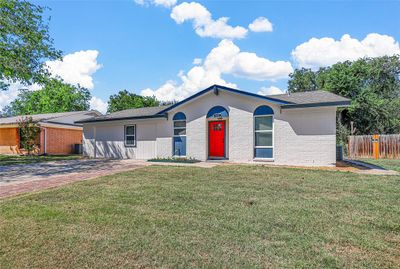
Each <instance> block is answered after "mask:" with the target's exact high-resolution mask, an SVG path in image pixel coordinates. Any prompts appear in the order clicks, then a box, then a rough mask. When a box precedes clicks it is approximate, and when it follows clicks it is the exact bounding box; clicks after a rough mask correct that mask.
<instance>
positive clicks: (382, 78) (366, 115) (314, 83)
mask: <svg viewBox="0 0 400 269" xmlns="http://www.w3.org/2000/svg"><path fill="white" fill-rule="evenodd" d="M305 88H308V89H312V90H316V89H323V90H327V91H330V92H333V93H336V94H339V95H342V96H345V97H348V98H350V99H351V100H352V103H351V106H350V107H349V108H348V109H346V110H343V111H340V113H341V115H340V123H341V124H342V125H343V126H344V127H343V126H340V128H339V127H338V132H339V131H340V130H342V131H343V130H345V129H347V131H343V132H344V133H348V131H349V130H350V125H351V124H350V123H351V122H353V123H354V127H355V134H374V133H381V134H387V133H400V57H399V56H390V57H389V56H383V57H378V58H363V59H359V60H357V61H354V62H350V61H346V62H343V63H337V64H334V65H332V66H330V67H326V68H320V69H319V70H318V71H312V70H311V69H300V70H295V71H294V73H293V74H291V75H290V80H289V82H288V90H289V91H290V92H298V91H304V89H305ZM343 128H344V129H343ZM340 136H341V137H343V135H340Z"/></svg>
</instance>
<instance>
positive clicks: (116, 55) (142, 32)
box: [34, 0, 400, 110]
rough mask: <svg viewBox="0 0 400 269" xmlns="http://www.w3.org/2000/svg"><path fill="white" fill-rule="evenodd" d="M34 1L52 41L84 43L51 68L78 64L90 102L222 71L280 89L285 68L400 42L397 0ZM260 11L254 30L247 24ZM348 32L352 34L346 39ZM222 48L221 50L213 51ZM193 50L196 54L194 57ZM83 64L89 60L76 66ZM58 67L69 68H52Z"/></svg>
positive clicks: (161, 92)
mask: <svg viewBox="0 0 400 269" xmlns="http://www.w3.org/2000/svg"><path fill="white" fill-rule="evenodd" d="M138 2H139V3H138ZM34 3H36V4H39V5H45V6H48V7H50V10H49V11H47V12H46V14H48V15H50V16H51V21H50V32H51V36H52V37H53V38H54V41H55V46H56V47H57V48H58V49H61V50H62V51H63V52H64V54H65V55H68V54H73V53H76V52H79V51H81V52H82V53H81V54H79V55H75V56H76V57H71V63H72V64H73V65H74V66H76V67H77V69H76V70H75V71H77V73H78V74H74V72H73V71H74V70H73V71H71V70H70V69H71V67H69V68H68V67H65V66H63V65H62V64H58V65H56V66H53V69H54V73H56V74H59V75H60V76H61V77H66V78H67V79H66V80H67V81H68V80H69V82H71V83H75V82H80V78H79V76H80V74H79V72H83V73H85V74H84V76H86V79H88V77H89V79H90V78H91V79H92V83H89V84H88V85H89V88H91V92H92V95H93V96H95V97H96V98H97V99H96V100H97V102H93V107H96V108H98V109H102V110H104V106H105V104H104V102H106V101H107V100H108V97H109V96H110V95H111V94H114V93H116V92H117V91H118V90H121V89H127V90H130V91H132V92H135V93H138V94H148V95H151V94H155V95H156V96H157V97H159V98H160V99H171V98H172V97H173V98H176V99H179V98H184V97H186V96H188V95H190V94H192V93H194V92H196V91H197V90H200V89H201V88H202V87H204V86H205V85H206V84H207V83H214V82H221V81H222V83H223V84H227V85H232V86H236V87H237V88H240V89H243V90H247V91H251V92H255V93H257V92H259V93H265V94H271V93H279V91H285V90H286V84H287V75H288V73H289V72H290V70H291V68H292V70H293V68H297V67H301V66H305V67H311V68H318V67H319V66H325V65H329V64H332V63H334V62H336V61H339V60H345V59H350V60H351V59H355V58H358V57H362V56H380V55H387V54H394V53H399V52H400V48H399V44H398V41H399V40H400V27H399V26H400V19H399V18H398V14H399V11H400V2H398V1H321V2H318V1H241V0H239V1H196V2H194V3H197V4H196V5H194V4H193V5H187V6H185V8H183V7H184V6H182V3H184V1H177V2H176V3H175V1H174V0H142V1H140V0H137V1H136V2H135V1H134V0H127V1H88V0H87V1H34ZM160 3H161V4H160ZM162 4H164V5H166V6H163V5H162ZM168 5H169V6H168ZM203 8H204V9H205V10H208V12H209V16H208V17H207V13H206V12H204V9H203ZM171 14H175V16H173V17H175V19H173V18H171ZM221 17H229V20H228V21H227V22H225V23H222V24H223V25H222V26H226V25H228V26H229V27H231V28H224V27H222V28H221V27H220V28H221V29H219V28H218V27H217V28H218V29H214V28H215V27H214V26H216V25H214V24H213V23H215V21H217V20H218V19H219V18H221ZM260 17H261V21H262V22H263V23H262V24H261V25H259V28H260V29H258V31H259V32H254V31H252V30H250V29H249V24H250V23H252V22H253V21H254V20H255V19H256V18H260ZM210 18H211V19H210ZM266 22H269V23H272V29H270V28H269V27H270V25H269V26H268V25H267V24H268V23H267V24H265V23H266ZM219 26H221V25H219ZM213 27H214V28H213ZM235 27H241V29H235ZM234 30H238V32H240V31H239V30H242V31H243V30H244V31H246V34H245V35H243V34H240V33H239V34H232V33H231V32H232V31H234ZM260 30H261V31H260ZM271 30H272V31H271ZM197 31H198V32H201V31H203V34H202V36H201V34H199V33H198V32H197ZM207 31H211V32H212V33H208V34H207V33H206V34H204V32H207ZM375 33H376V34H378V35H370V36H369V38H367V39H366V40H364V39H365V38H366V37H367V36H368V35H369V34H375ZM345 34H348V35H350V36H351V38H350V37H347V38H344V40H343V39H342V36H343V35H345ZM232 35H233V36H232ZM312 38H315V40H314V41H313V42H309V41H310V39H312ZM322 38H331V39H329V40H328V39H326V40H325V39H322ZM346 40H347V41H346ZM363 40H364V42H363ZM302 44H303V46H300V45H302ZM299 46H300V47H299ZM218 47H219V49H217V50H216V51H215V53H214V54H216V55H209V54H210V52H211V51H212V50H213V49H215V48H218ZM296 48H298V50H296ZM295 50H296V53H294V54H293V52H294V51H295ZM86 51H92V54H91V56H87V55H85V52H86ZM93 51H95V53H93ZM225 52H226V53H227V59H219V53H225ZM243 52H244V53H243ZM208 56H209V57H208ZM207 57H208V60H209V61H208V62H209V63H208V64H205V63H204V60H205V59H206V58H207ZM81 58H82V59H81ZM195 58H200V59H202V63H197V64H193V60H194V59H195ZM75 61H76V63H75ZM85 61H89V62H90V61H91V63H85ZM82 62H83V63H82ZM80 64H83V65H84V66H86V67H83V68H81V69H82V70H81V69H80V68H79V65H80ZM217 65H219V67H218V68H214V67H213V66H217ZM196 66H197V67H198V68H195V69H194V70H193V71H192V72H190V71H191V69H192V68H193V67H196ZM63 68H66V69H69V70H70V71H68V70H67V71H65V70H64V71H63V70H61V71H59V70H58V69H63ZM73 69H75V68H73ZM80 70H81V71H80ZM68 72H72V74H70V73H68ZM189 72H190V73H189ZM179 73H180V76H179V75H178V74H179ZM74 76H75V77H74ZM75 80H76V81H75ZM81 84H82V83H81ZM83 84H84V83H83ZM271 86H273V87H276V88H270V87H271ZM278 89H279V90H278ZM102 101H103V102H102ZM101 106H103V108H100V107H101Z"/></svg>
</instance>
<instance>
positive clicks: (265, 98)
mask: <svg viewBox="0 0 400 269" xmlns="http://www.w3.org/2000/svg"><path fill="white" fill-rule="evenodd" d="M221 91H224V92H228V93H232V94H235V95H238V96H241V97H244V98H249V99H258V100H263V101H268V102H270V103H272V104H277V105H289V104H292V102H289V101H284V100H279V99H277V98H273V97H268V96H263V95H259V94H255V93H251V92H245V91H241V90H236V89H232V88H229V87H224V86H219V85H213V86H211V87H208V88H207V89H205V90H202V91H200V92H198V93H196V94H194V95H192V96H190V97H188V98H186V99H184V100H182V101H180V102H178V103H176V104H174V105H172V106H170V107H168V108H166V109H164V110H162V111H160V112H159V114H163V113H166V112H168V111H171V110H174V109H175V108H178V107H180V106H182V105H184V104H188V103H190V102H194V101H196V100H197V99H199V98H200V97H202V96H204V95H206V94H214V95H215V96H218V95H219V94H220V92H221Z"/></svg>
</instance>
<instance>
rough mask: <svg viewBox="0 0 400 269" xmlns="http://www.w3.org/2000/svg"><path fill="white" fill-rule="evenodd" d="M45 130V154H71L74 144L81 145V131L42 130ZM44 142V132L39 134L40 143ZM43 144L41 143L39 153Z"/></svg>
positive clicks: (47, 128)
mask: <svg viewBox="0 0 400 269" xmlns="http://www.w3.org/2000/svg"><path fill="white" fill-rule="evenodd" d="M44 129H45V130H46V132H47V133H46V138H47V141H46V153H47V154H71V153H73V146H74V144H82V130H71V129H61V128H49V127H46V128H44ZM42 136H43V138H42ZM42 139H43V140H44V132H41V141H43V140H42ZM43 151H44V144H43V143H41V152H43Z"/></svg>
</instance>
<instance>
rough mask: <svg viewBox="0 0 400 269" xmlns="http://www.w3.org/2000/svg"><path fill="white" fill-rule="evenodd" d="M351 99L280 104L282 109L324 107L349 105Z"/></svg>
mask: <svg viewBox="0 0 400 269" xmlns="http://www.w3.org/2000/svg"><path fill="white" fill-rule="evenodd" d="M350 104H351V101H335V102H323V103H311V104H293V105H282V106H281V108H282V109H293V108H310V107H325V106H342V107H343V106H349V105H350Z"/></svg>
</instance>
